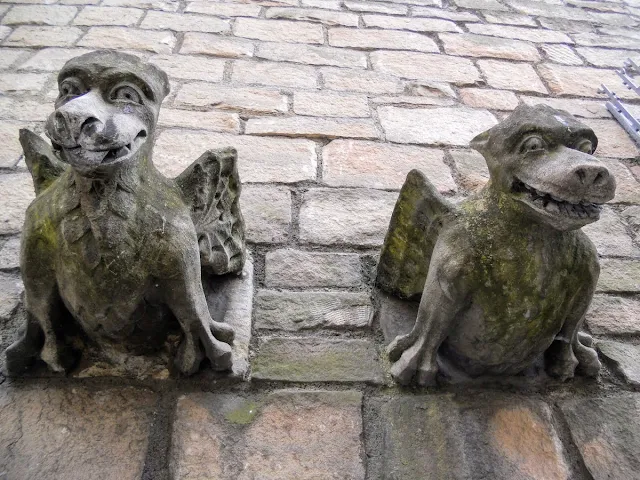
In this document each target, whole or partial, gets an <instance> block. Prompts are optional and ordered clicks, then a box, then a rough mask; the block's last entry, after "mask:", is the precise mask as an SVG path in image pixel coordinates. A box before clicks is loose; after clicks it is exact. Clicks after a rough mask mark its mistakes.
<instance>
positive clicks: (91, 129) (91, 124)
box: [80, 117, 102, 137]
mask: <svg viewBox="0 0 640 480" xmlns="http://www.w3.org/2000/svg"><path fill="white" fill-rule="evenodd" d="M100 125H102V122H101V121H100V120H98V119H97V118H95V117H89V118H87V119H86V120H85V121H84V122H82V125H81V126H80V132H82V133H83V134H84V135H86V136H89V137H90V136H91V135H95V134H96V133H97V132H98V130H99V126H100Z"/></svg>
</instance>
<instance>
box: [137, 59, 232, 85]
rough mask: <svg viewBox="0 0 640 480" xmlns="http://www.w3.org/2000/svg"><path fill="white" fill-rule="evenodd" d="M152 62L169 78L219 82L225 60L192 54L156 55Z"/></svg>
mask: <svg viewBox="0 0 640 480" xmlns="http://www.w3.org/2000/svg"><path fill="white" fill-rule="evenodd" d="M149 62H150V63H153V64H154V65H157V66H158V67H160V68H161V69H162V70H164V71H165V72H166V73H167V75H169V78H172V79H173V78H180V79H185V80H206V81H208V82H219V81H221V80H222V76H223V73H224V60H218V59H211V58H203V57H196V56H190V55H154V56H153V57H151V58H150V59H149Z"/></svg>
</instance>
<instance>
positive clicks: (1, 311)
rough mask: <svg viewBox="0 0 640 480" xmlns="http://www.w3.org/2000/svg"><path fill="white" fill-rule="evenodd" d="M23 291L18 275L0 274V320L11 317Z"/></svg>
mask: <svg viewBox="0 0 640 480" xmlns="http://www.w3.org/2000/svg"><path fill="white" fill-rule="evenodd" d="M2 252H4V248H3V249H2ZM23 291H24V285H23V284H22V280H21V279H20V277H19V276H18V275H15V274H7V273H0V319H2V320H6V319H7V318H9V317H10V316H11V314H12V313H13V312H14V311H15V309H16V308H17V307H18V304H19V303H20V297H21V296H22V292H23Z"/></svg>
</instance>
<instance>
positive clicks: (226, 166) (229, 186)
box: [176, 148, 246, 275]
mask: <svg viewBox="0 0 640 480" xmlns="http://www.w3.org/2000/svg"><path fill="white" fill-rule="evenodd" d="M237 163H238V154H237V153H236V150H235V149H234V148H224V149H220V150H209V151H207V152H205V153H204V154H202V156H201V157H200V158H198V159H197V160H196V161H195V162H193V163H192V164H191V165H190V166H189V167H188V168H187V169H186V170H185V171H184V172H182V173H181V174H180V176H179V177H178V178H176V184H177V185H178V187H179V188H180V189H181V190H182V195H183V198H184V200H185V202H186V203H187V205H188V206H189V207H190V208H191V218H192V219H193V223H194V225H195V226H196V232H197V234H198V244H199V246H200V262H201V264H202V266H203V267H205V268H206V269H207V270H209V271H211V273H214V274H216V275H222V274H225V273H230V272H240V271H242V267H243V265H244V261H245V258H246V246H245V239H244V236H245V232H244V220H243V218H242V213H240V205H239V200H240V188H241V186H240V177H239V176H238V167H237Z"/></svg>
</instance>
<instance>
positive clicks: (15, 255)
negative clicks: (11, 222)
mask: <svg viewBox="0 0 640 480" xmlns="http://www.w3.org/2000/svg"><path fill="white" fill-rule="evenodd" d="M18 267H20V237H10V238H8V239H7V241H6V242H4V245H2V248H0V270H12V269H14V268H18Z"/></svg>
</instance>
